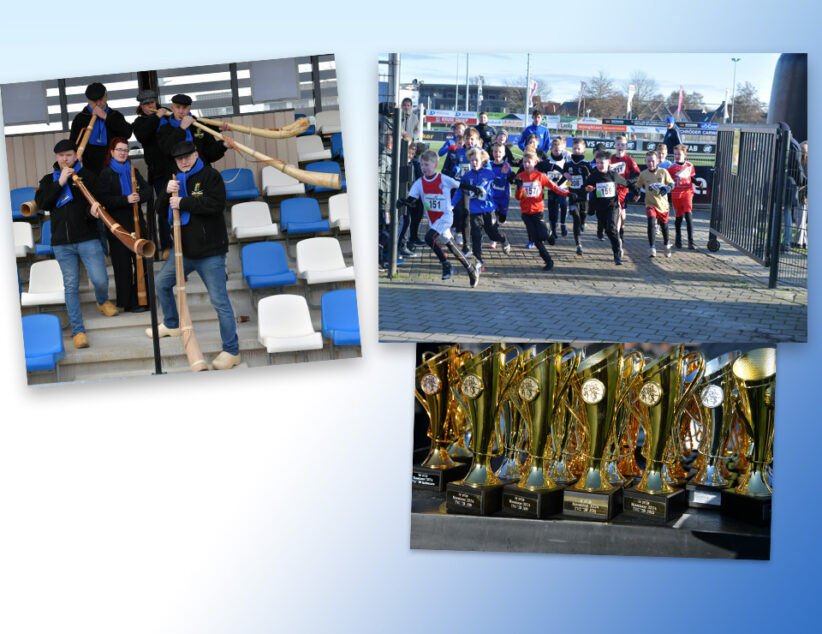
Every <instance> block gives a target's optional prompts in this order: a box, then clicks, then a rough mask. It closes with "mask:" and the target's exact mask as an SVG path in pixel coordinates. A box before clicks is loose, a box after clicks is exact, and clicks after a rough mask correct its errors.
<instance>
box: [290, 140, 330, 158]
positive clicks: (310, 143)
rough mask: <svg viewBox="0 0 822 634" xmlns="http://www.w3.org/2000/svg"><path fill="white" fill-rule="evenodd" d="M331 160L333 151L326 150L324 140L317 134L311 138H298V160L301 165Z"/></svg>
mask: <svg viewBox="0 0 822 634" xmlns="http://www.w3.org/2000/svg"><path fill="white" fill-rule="evenodd" d="M330 158H331V150H326V149H325V147H324V146H323V140H322V139H321V138H320V137H318V136H317V135H316V134H314V135H311V136H301V137H297V160H299V162H300V163H303V162H305V161H323V160H325V159H330Z"/></svg>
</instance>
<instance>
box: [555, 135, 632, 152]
mask: <svg viewBox="0 0 822 634" xmlns="http://www.w3.org/2000/svg"><path fill="white" fill-rule="evenodd" d="M583 138H584V139H585V147H586V148H587V149H589V150H594V149H595V148H596V146H597V145H599V144H600V143H601V144H602V145H604V146H605V149H606V150H613V149H614V144H615V143H616V140H615V139H598V138H596V137H583ZM571 143H573V140H572V139H569V140H568V141H567V142H566V144H567V145H568V146H569V147H570V145H571ZM639 144H640V141H628V150H630V151H637V150H641V149H642V148H641V147H640V145H639Z"/></svg>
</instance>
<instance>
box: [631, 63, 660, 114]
mask: <svg viewBox="0 0 822 634" xmlns="http://www.w3.org/2000/svg"><path fill="white" fill-rule="evenodd" d="M629 84H633V85H634V98H633V100H632V101H631V114H632V116H633V117H634V118H635V119H646V118H648V116H649V115H650V113H651V112H653V110H654V109H655V107H656V105H657V104H658V103H659V101H660V100H661V99H662V95H660V94H659V92H658V87H657V83H656V80H655V79H652V78H651V77H648V75H646V74H645V73H644V72H643V71H641V70H635V71H634V72H633V73H631V77H630V79H629V80H628V82H627V83H626V84H625V85H624V91H623V94H624V95H625V99H626V101H627V99H628V87H629Z"/></svg>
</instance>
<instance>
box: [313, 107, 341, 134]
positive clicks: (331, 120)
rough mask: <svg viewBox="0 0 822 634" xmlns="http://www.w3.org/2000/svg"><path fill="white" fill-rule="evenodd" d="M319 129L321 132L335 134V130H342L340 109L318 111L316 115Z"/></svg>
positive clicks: (315, 119) (315, 118)
mask: <svg viewBox="0 0 822 634" xmlns="http://www.w3.org/2000/svg"><path fill="white" fill-rule="evenodd" d="M314 121H315V125H316V126H317V131H318V132H319V133H320V134H334V133H335V132H342V126H341V125H340V111H339V110H324V111H323V112H318V113H317V114H316V115H315V116H314Z"/></svg>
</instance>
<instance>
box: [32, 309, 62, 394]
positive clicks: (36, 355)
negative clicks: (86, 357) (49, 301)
mask: <svg viewBox="0 0 822 634" xmlns="http://www.w3.org/2000/svg"><path fill="white" fill-rule="evenodd" d="M23 346H24V348H25V351H26V371H27V372H35V371H37V370H56V369H57V364H58V363H59V362H60V361H61V360H62V359H64V358H65V356H66V349H65V347H63V333H62V331H61V329H60V318H59V317H58V316H57V315H49V314H41V315H26V316H25V317H23ZM58 380H59V375H58Z"/></svg>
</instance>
